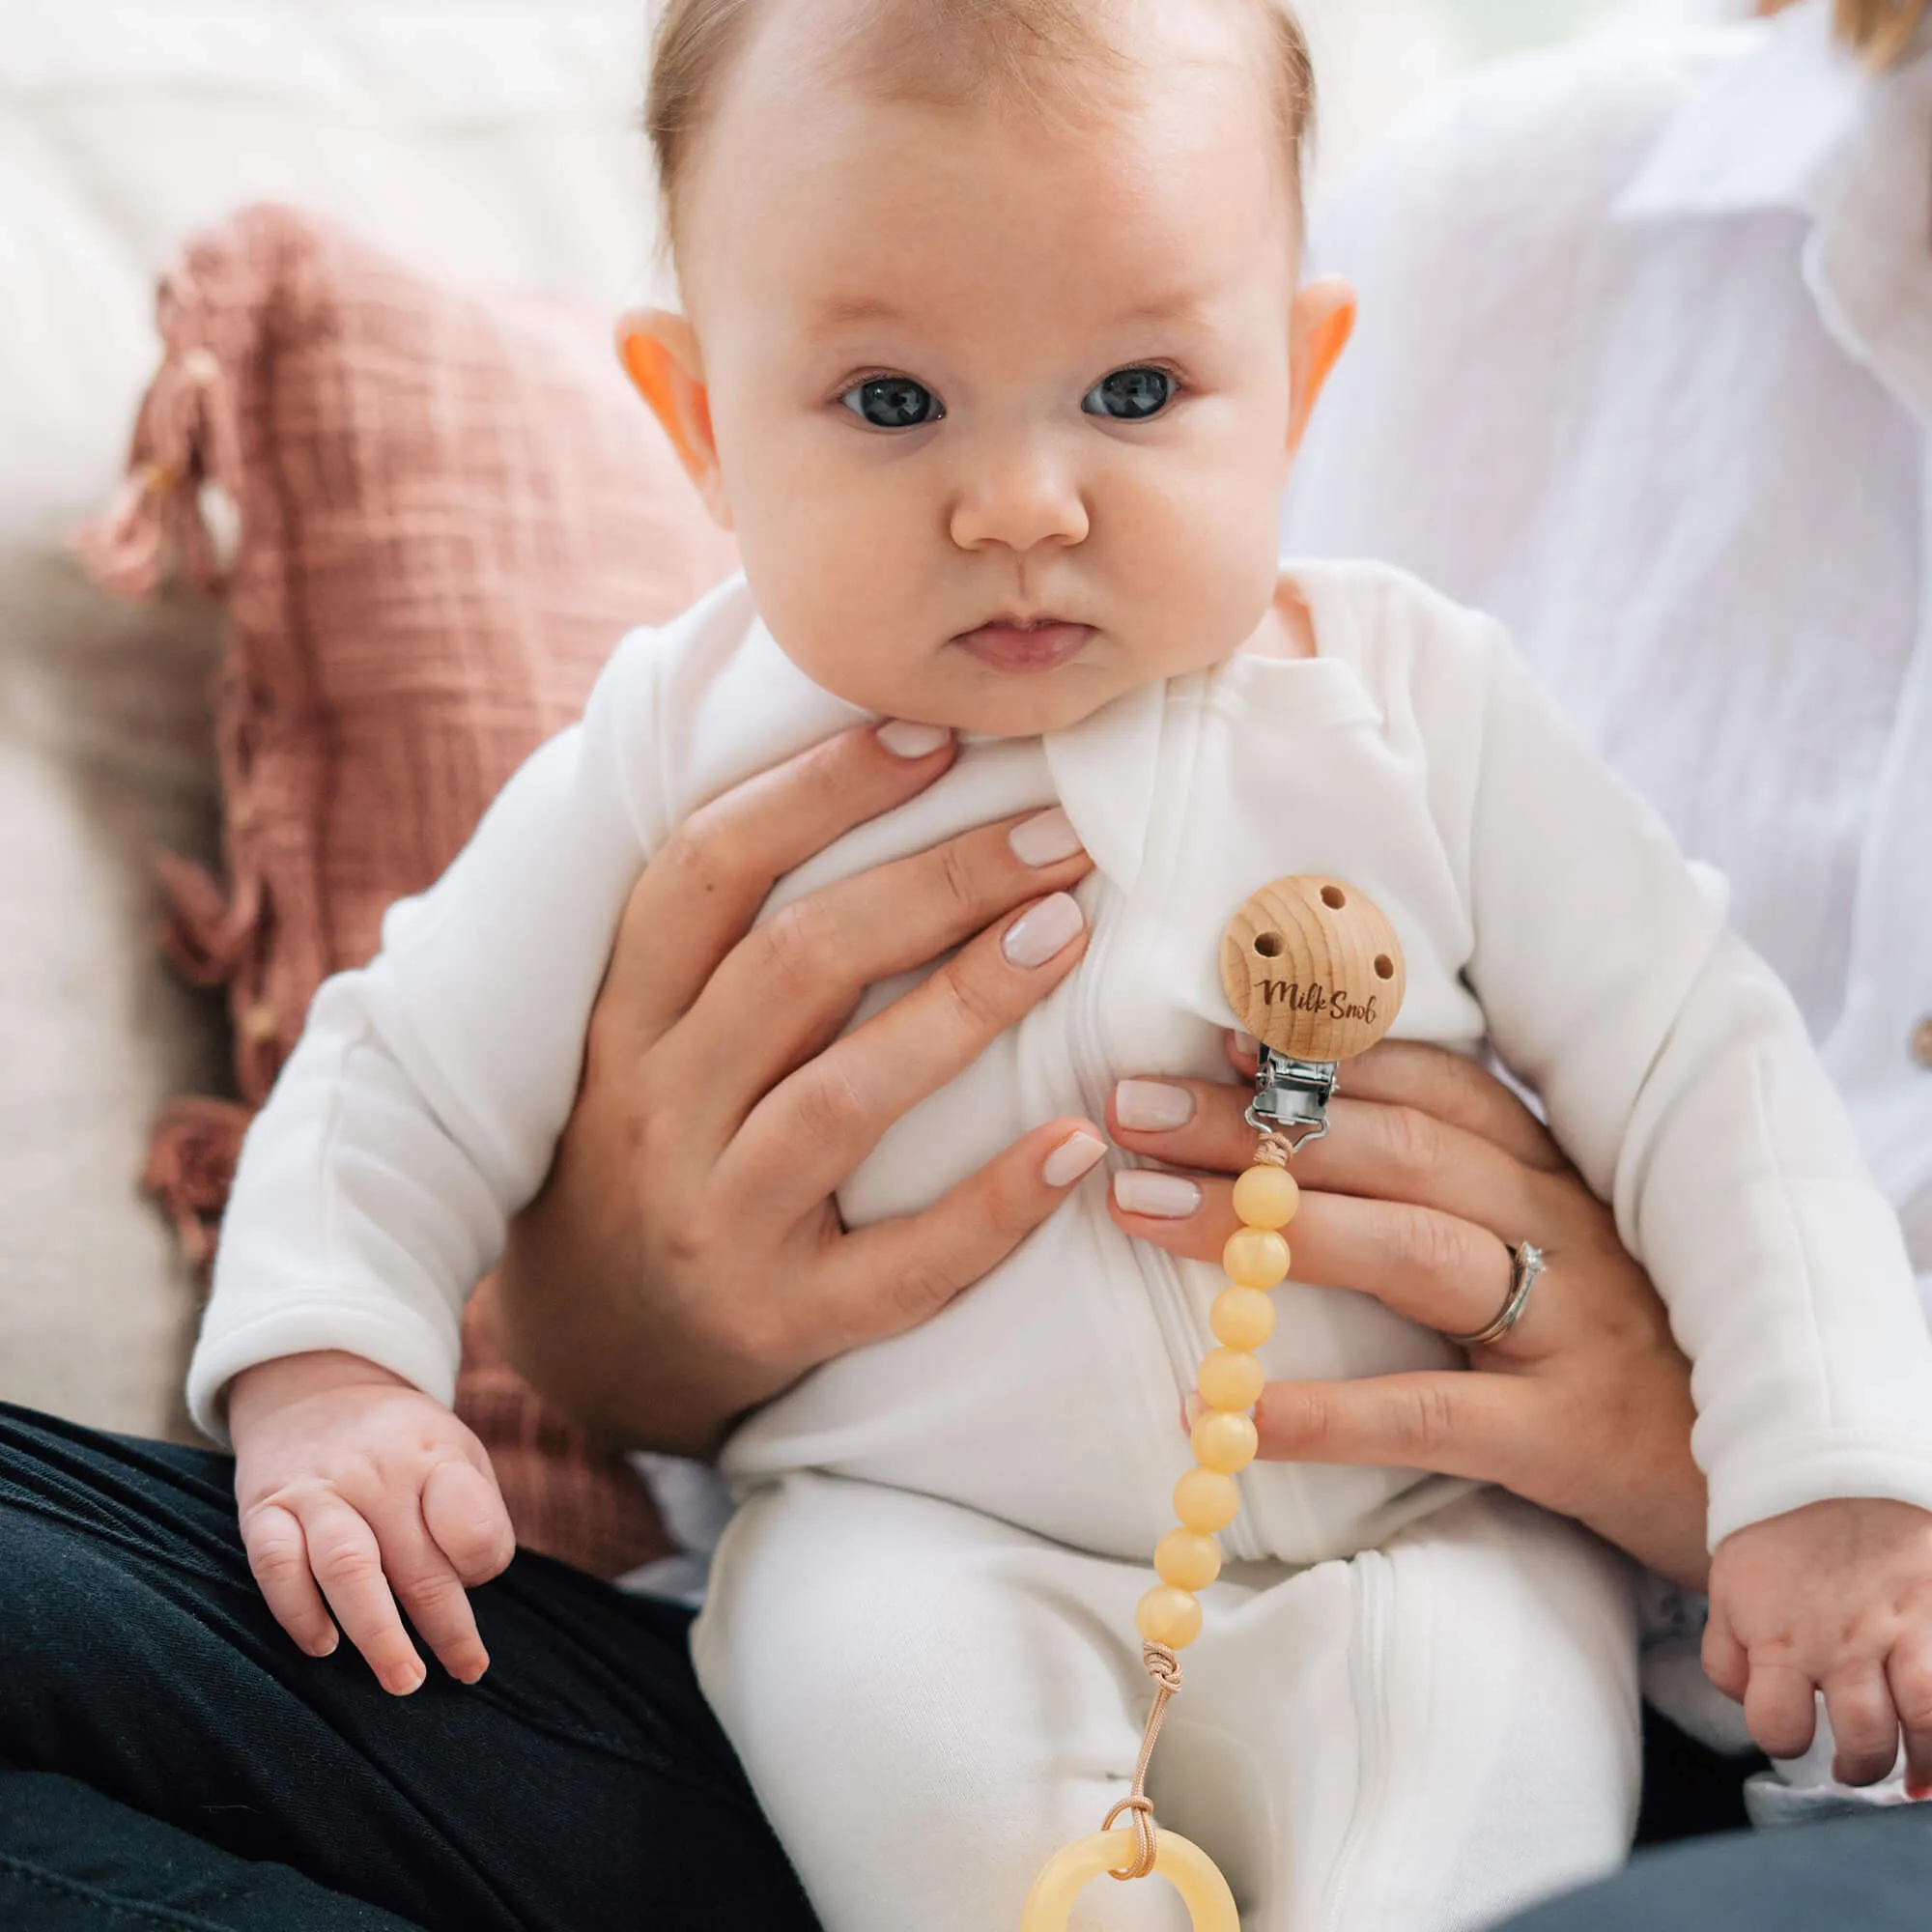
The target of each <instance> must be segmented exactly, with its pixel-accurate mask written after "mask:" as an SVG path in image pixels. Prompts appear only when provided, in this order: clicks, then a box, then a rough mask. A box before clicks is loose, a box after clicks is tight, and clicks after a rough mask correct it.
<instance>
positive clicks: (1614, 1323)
mask: <svg viewBox="0 0 1932 1932" xmlns="http://www.w3.org/2000/svg"><path fill="white" fill-rule="evenodd" d="M1230 1057H1231V1060H1232V1062H1233V1064H1234V1065H1235V1067H1236V1072H1237V1073H1238V1074H1239V1076H1240V1077H1241V1078H1242V1079H1243V1080H1244V1081H1245V1080H1246V1079H1247V1078H1248V1077H1250V1076H1251V1075H1252V1071H1253V1066H1254V1061H1253V1057H1252V1048H1249V1049H1247V1051H1246V1052H1245V1053H1243V1052H1242V1051H1241V1050H1240V1049H1239V1048H1238V1047H1236V1048H1231V1054H1230ZM1343 1079H1344V1087H1343V1097H1340V1098H1338V1099H1337V1100H1336V1101H1335V1103H1334V1106H1333V1108H1332V1111H1331V1119H1332V1122H1333V1131H1332V1132H1331V1133H1330V1135H1329V1136H1328V1138H1327V1139H1325V1140H1321V1141H1317V1142H1315V1143H1314V1144H1313V1145H1311V1146H1309V1147H1308V1148H1306V1149H1305V1150H1304V1151H1303V1152H1302V1153H1301V1154H1299V1155H1298V1156H1297V1157H1296V1160H1295V1163H1294V1171H1295V1175H1296V1178H1297V1179H1299V1180H1300V1181H1301V1184H1302V1188H1303V1195H1302V1206H1301V1211H1300V1213H1299V1214H1298V1215H1297V1216H1296V1218H1295V1223H1294V1251H1295V1272H1296V1273H1297V1275H1299V1276H1302V1277H1303V1278H1305V1279H1309V1280H1314V1281H1321V1282H1326V1283H1330V1284H1332V1285H1334V1286H1336V1287H1341V1288H1350V1289H1353V1290H1356V1291H1358V1292H1359V1293H1365V1294H1373V1295H1375V1296H1376V1298H1377V1299H1378V1300H1379V1301H1382V1302H1383V1303H1385V1304H1386V1305H1387V1306H1388V1307H1390V1308H1392V1309H1394V1310H1396V1311H1397V1312H1398V1313H1400V1314H1403V1315H1406V1316H1408V1317H1410V1318H1411V1319H1412V1320H1414V1321H1420V1322H1422V1323H1423V1324H1424V1325H1425V1326H1427V1327H1431V1328H1437V1329H1441V1330H1443V1331H1444V1332H1445V1333H1451V1334H1457V1333H1461V1334H1467V1333H1471V1332H1473V1331H1474V1330H1476V1329H1478V1328H1481V1327H1482V1326H1483V1325H1484V1324H1485V1323H1487V1322H1488V1321H1490V1320H1491V1319H1492V1317H1493V1316H1494V1315H1495V1314H1496V1312H1497V1310H1498V1309H1499V1308H1500V1307H1501V1306H1502V1303H1503V1300H1504V1297H1505V1295H1506V1293H1507V1292H1508V1289H1509V1282H1510V1258H1509V1254H1508V1248H1507V1246H1506V1245H1505V1244H1506V1243H1507V1244H1509V1245H1518V1244H1520V1243H1521V1242H1524V1241H1532V1242H1534V1243H1535V1244H1536V1245H1537V1246H1538V1247H1539V1248H1541V1249H1542V1250H1543V1251H1544V1254H1545V1255H1546V1257H1547V1258H1548V1271H1547V1272H1546V1273H1545V1275H1544V1276H1543V1278H1542V1280H1541V1281H1540V1282H1539V1283H1538V1284H1537V1287H1536V1289H1535V1292H1534V1293H1533V1294H1532V1296H1531V1298H1530V1303H1529V1307H1528V1309H1527V1310H1526V1312H1525V1313H1524V1315H1523V1318H1522V1320H1521V1321H1520V1322H1519V1323H1518V1324H1517V1326H1516V1327H1515V1328H1514V1329H1512V1330H1511V1331H1510V1333H1509V1334H1508V1335H1507V1336H1505V1337H1504V1338H1503V1340H1502V1341H1501V1342H1499V1343H1498V1344H1497V1345H1496V1346H1495V1347H1494V1348H1492V1349H1483V1350H1476V1351H1475V1353H1474V1355H1473V1356H1472V1358H1471V1361H1470V1366H1471V1368H1473V1369H1475V1370H1477V1371H1479V1373H1477V1374H1475V1375H1463V1374H1460V1373H1456V1372H1453V1371H1452V1372H1448V1373H1435V1374H1428V1373H1424V1374H1412V1375H1396V1376H1381V1377H1372V1378H1368V1379H1365V1380H1362V1381H1350V1382H1276V1383H1273V1384H1271V1385H1270V1386H1269V1387H1268V1388H1267V1389H1266V1390H1265V1392H1264V1395H1263V1397H1262V1401H1261V1404H1260V1406H1259V1408H1258V1410H1257V1412H1256V1421H1257V1423H1258V1425H1259V1426H1260V1429H1261V1435H1262V1454H1263V1455H1264V1456H1265V1457H1271V1458H1273V1459H1276V1460H1278V1461H1284V1462H1287V1461H1299V1462H1308V1463H1357V1464H1375V1465H1391V1466H1399V1467H1406V1468H1419V1469H1431V1470H1435V1471H1438V1472H1439V1473H1441V1474H1444V1475H1451V1476H1468V1477H1473V1478H1475V1479H1477V1480H1479V1481H1483V1482H1492V1483H1499V1484H1501V1485H1502V1486H1503V1487H1504V1488H1505V1489H1509V1490H1513V1491H1515V1492H1516V1493H1517V1494H1519V1495H1520V1496H1523V1497H1525V1498H1527V1499H1528V1500H1529V1501H1531V1502H1534V1503H1540V1504H1542V1505H1543V1506H1544V1507H1545V1508H1547V1509H1551V1510H1554V1511H1556V1512H1557V1513H1558V1514H1559V1515H1563V1516H1569V1517H1574V1518H1576V1519H1577V1520H1578V1521H1580V1522H1583V1523H1585V1524H1586V1525H1588V1526H1589V1527H1590V1528H1592V1529H1594V1530H1595V1531H1596V1532H1597V1533H1598V1534H1599V1535H1600V1536H1603V1537H1605V1539H1606V1540H1607V1541H1609V1542H1611V1543H1614V1544H1616V1545H1618V1546H1619V1547H1620V1548H1624V1549H1626V1550H1628V1551H1629V1552H1630V1553H1631V1554H1632V1555H1633V1556H1634V1557H1636V1558H1637V1559H1638V1560H1639V1561H1640V1562H1643V1563H1646V1564H1648V1565H1649V1566H1650V1567H1651V1568H1653V1569H1655V1570H1659V1571H1661V1572H1662V1574H1663V1575H1665V1576H1667V1577H1672V1578H1674V1579H1675V1580H1676V1581H1678V1582H1682V1583H1687V1584H1691V1585H1695V1586H1697V1587H1700V1588H1701V1587H1702V1585H1703V1583H1704V1581H1705V1579H1706V1578H1707V1577H1708V1575H1709V1572H1710V1558H1709V1556H1708V1554H1707V1553H1706V1549H1705V1514H1706V1496H1705V1488H1704V1479H1703V1476H1702V1475H1701V1473H1700V1472H1699V1471H1698V1469H1697V1466H1696V1464H1695V1463H1693V1462H1692V1461H1691V1459H1690V1425H1691V1423H1692V1421H1693V1420H1694V1419H1695V1410H1694V1409H1693V1407H1692V1406H1691V1402H1690V1368H1689V1365H1688V1364H1687V1363H1686V1361H1685V1359H1684V1357H1683V1355H1682V1353H1681V1352H1680V1351H1679V1350H1678V1349H1677V1346H1676V1344H1675V1343H1674V1342H1673V1341H1672V1340H1671V1336H1670V1328H1669V1322H1668V1321H1667V1319H1666V1317H1665V1314H1664V1311H1663V1305H1662V1302H1661V1301H1660V1300H1659V1299H1658V1297H1657V1293H1656V1291H1655V1290H1654V1289H1653V1288H1652V1287H1651V1285H1650V1282H1649V1279H1648V1278H1647V1277H1646V1276H1645V1274H1644V1272H1643V1270H1642V1269H1641V1268H1639V1267H1638V1266H1637V1264H1635V1263H1634V1261H1632V1259H1631V1258H1630V1256H1629V1255H1628V1254H1626V1253H1625V1252H1624V1248H1623V1245H1622V1243H1621V1242H1620V1241H1619V1240H1618V1238H1617V1234H1616V1229H1615V1226H1614V1224H1613V1223H1612V1220H1611V1216H1610V1212H1609V1209H1608V1208H1605V1206H1604V1205H1603V1203H1602V1202H1600V1201H1598V1200H1597V1199H1596V1198H1595V1196H1593V1195H1592V1194H1591V1193H1590V1191H1589V1190H1588V1189H1587V1188H1586V1187H1585V1186H1584V1185H1583V1183H1582V1182H1581V1180H1579V1179H1577V1175H1576V1173H1575V1171H1574V1170H1573V1169H1572V1168H1571V1167H1570V1165H1569V1163H1568V1162H1567V1161H1565V1160H1564V1158H1563V1157H1562V1155H1561V1154H1560V1153H1559V1152H1558V1151H1557V1150H1556V1148H1555V1146H1554V1144H1553V1143H1552V1142H1551V1141H1550V1139H1549V1137H1548V1134H1547V1133H1545V1131H1544V1129H1543V1127H1542V1126H1541V1125H1540V1124H1539V1123H1538V1122H1537V1121H1536V1120H1535V1118H1534V1117H1533V1116H1532V1115H1531V1114H1530V1112H1529V1110H1528V1109H1527V1108H1526V1107H1524V1106H1523V1105H1522V1103H1521V1102H1520V1100H1519V1099H1518V1098H1517V1097H1516V1095H1515V1094H1512V1093H1511V1092H1510V1091H1509V1090H1508V1089H1507V1088H1506V1087H1505V1086H1503V1084H1502V1083H1501V1082H1500V1081H1499V1080H1497V1079H1495V1078H1494V1077H1493V1076H1492V1074H1490V1073H1488V1072H1486V1071H1485V1070H1484V1069H1483V1068H1482V1067H1480V1066H1477V1065H1473V1064H1472V1063H1471V1062H1469V1061H1466V1060H1463V1059H1462V1058H1460V1057H1459V1056H1457V1055H1455V1054H1450V1053H1445V1052H1442V1051H1440V1050H1438V1049H1436V1048H1435V1047H1428V1046H1418V1045H1414V1044H1410V1043H1408V1042H1406V1041H1387V1042H1384V1043H1383V1044H1382V1045H1381V1046H1378V1047H1377V1048H1376V1049H1375V1050H1374V1051H1373V1052H1371V1053H1367V1054H1364V1055H1363V1056H1362V1058H1361V1059H1359V1060H1356V1061H1351V1062H1350V1063H1349V1065H1348V1066H1347V1067H1346V1068H1345V1069H1344V1074H1343ZM1153 1084H1155V1085H1158V1086H1160V1087H1162V1088H1164V1089H1167V1090H1169V1091H1171V1092H1174V1093H1177V1094H1180V1095H1182V1096H1184V1098H1185V1099H1186V1100H1187V1101H1188V1102H1190V1103H1191V1111H1190V1115H1189V1118H1188V1119H1187V1120H1186V1121H1185V1122H1184V1123H1182V1124H1180V1125H1178V1126H1174V1127H1169V1128H1165V1129H1161V1128H1151V1127H1149V1126H1146V1125H1143V1126H1139V1127H1136V1126H1133V1125H1130V1124H1129V1121H1130V1120H1137V1121H1143V1122H1145V1121H1148V1120H1151V1118H1153V1116H1154V1114H1155V1112H1156V1111H1157V1109H1158V1104H1159V1103H1158V1102H1157V1101H1154V1100H1153V1099H1152V1098H1151V1096H1150V1095H1149V1094H1147V1092H1146V1087H1147V1085H1148V1083H1144V1082H1123V1083H1122V1089H1121V1090H1118V1091H1117V1093H1116V1094H1115V1097H1114V1100H1113V1102H1112V1103H1111V1104H1110V1106H1109V1109H1108V1126H1109V1128H1110V1129H1111V1130H1112V1131H1113V1133H1114V1135H1115V1137H1116V1138H1117V1139H1118V1140H1119V1142H1120V1144H1121V1145H1122V1147H1124V1148H1126V1149H1128V1150H1129V1151H1132V1152H1134V1153H1138V1154H1143V1155H1146V1156H1148V1157H1149V1158H1151V1159H1154V1160H1159V1161H1162V1162H1164V1163H1166V1164H1168V1165H1171V1166H1173V1167H1177V1168H1180V1169H1184V1170H1190V1171H1191V1178H1192V1179H1194V1180H1195V1182H1196V1184H1197V1186H1198V1189H1199V1196H1200V1198H1199V1204H1198V1206H1196V1207H1194V1208H1193V1209H1192V1210H1191V1211H1189V1212H1185V1213H1182V1214H1179V1215H1172V1216H1162V1217H1154V1216H1151V1215H1148V1214H1145V1213H1139V1214H1137V1213H1129V1212H1127V1211H1125V1210H1124V1209H1123V1208H1122V1207H1121V1206H1120V1203H1119V1201H1118V1199H1117V1200H1116V1201H1115V1203H1114V1204H1113V1210H1114V1218H1115V1219H1116V1220H1117V1221H1118V1222H1119V1223H1120V1225H1121V1226H1122V1228H1124V1229H1125V1230H1126V1231H1127V1233H1129V1234H1131V1235H1135V1236H1140V1237H1141V1238H1143V1239H1146V1240H1151V1241H1152V1242H1153V1243H1154V1244H1155V1245H1156V1246H1158V1247H1162V1248H1166V1249H1167V1250H1169V1251H1170V1252H1171V1253H1174V1254H1178V1255H1185V1256H1189V1257H1192V1258H1194V1259H1196V1260H1201V1261H1213V1260H1216V1259H1218V1257H1219V1255H1220V1252H1221V1246H1222V1243H1223V1242H1225V1241H1226V1239H1227V1237H1228V1236H1229V1235H1230V1234H1231V1233H1232V1232H1233V1231H1234V1228H1235V1226H1236V1216H1235V1212H1234V1208H1233V1207H1232V1206H1231V1205H1230V1199H1229V1197H1230V1193H1231V1190H1232V1188H1233V1184H1234V1183H1233V1179H1232V1177H1233V1176H1234V1175H1236V1173H1238V1172H1239V1171H1240V1170H1241V1169H1242V1168H1244V1167H1246V1166H1247V1165H1248V1162H1249V1159H1250V1157H1251V1155H1252V1152H1253V1150H1254V1145H1255V1131H1254V1129H1253V1128H1252V1127H1250V1126H1248V1125H1247V1124H1246V1122H1244V1121H1243V1120H1242V1118H1241V1116H1242V1110H1243V1109H1244V1107H1245V1106H1246V1104H1247V1097H1248V1096H1247V1090H1246V1088H1245V1086H1239V1087H1237V1086H1232V1085H1231V1086H1215V1085H1211V1084H1208V1083H1204V1082H1194V1081H1161V1082H1157V1083H1153ZM1167 1104H1168V1107H1169V1110H1170V1112H1172V1113H1179V1101H1169V1102H1168V1103H1167ZM1123 1112H1124V1114H1125V1116H1126V1117H1127V1118H1122V1114H1123ZM1129 1184H1131V1183H1129ZM1177 1205H1182V1206H1184V1205H1185V1203H1184V1201H1183V1202H1180V1203H1177Z"/></svg>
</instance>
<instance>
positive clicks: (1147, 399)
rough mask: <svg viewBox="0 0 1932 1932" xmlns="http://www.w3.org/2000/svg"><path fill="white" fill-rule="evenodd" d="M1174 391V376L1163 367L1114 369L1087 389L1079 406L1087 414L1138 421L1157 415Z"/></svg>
mask: <svg viewBox="0 0 1932 1932" xmlns="http://www.w3.org/2000/svg"><path fill="white" fill-rule="evenodd" d="M1173 394H1174V378H1173V377H1172V376H1170V375H1169V374H1168V373H1167V371H1166V370H1165V369H1116V370H1115V371H1114V373H1113V374H1112V375H1111V376H1103V377H1101V379H1100V380H1099V381H1098V382H1097V383H1095V384H1094V386H1093V387H1092V388H1091V389H1089V390H1088V391H1087V394H1086V396H1085V397H1084V398H1083V399H1082V401H1081V404H1080V407H1081V408H1082V409H1083V410H1085V411H1086V412H1087V413H1088V414H1089V415H1090V416H1112V417H1113V418H1114V420H1115V421H1116V422H1139V421H1141V420H1142V419H1143V418H1144V417H1147V416H1152V415H1158V414H1159V413H1160V412H1161V411H1162V410H1164V409H1165V408H1166V407H1167V404H1168V399H1169V398H1170V397H1171V396H1172V395H1173Z"/></svg>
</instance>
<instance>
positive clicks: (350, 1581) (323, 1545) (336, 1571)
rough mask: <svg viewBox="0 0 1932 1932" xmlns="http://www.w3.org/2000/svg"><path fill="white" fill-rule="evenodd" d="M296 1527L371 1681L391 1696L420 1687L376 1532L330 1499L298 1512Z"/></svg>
mask: <svg viewBox="0 0 1932 1932" xmlns="http://www.w3.org/2000/svg"><path fill="white" fill-rule="evenodd" d="M301 1527H302V1535H303V1537H304V1538H305V1539H306V1540H307V1543H308V1557H309V1567H310V1568H311V1569H312V1570H313V1571H314V1573H315V1580H316V1581H317V1582H318V1583H320V1584H321V1585H322V1594H323V1595H324V1596H325V1597H327V1599H328V1607H329V1608H330V1609H331V1610H333V1611H334V1612H335V1620H336V1622H337V1623H339V1624H340V1625H341V1626H342V1631H343V1634H344V1635H345V1636H347V1637H348V1639H349V1641H350V1642H351V1643H353V1644H354V1645H355V1648H356V1649H357V1650H359V1651H360V1652H361V1653H362V1655H363V1657H364V1658H365V1659H367V1660H368V1664H369V1668H370V1669H371V1670H373V1671H374V1672H375V1673H376V1681H377V1682H378V1683H379V1684H381V1685H382V1687H383V1689H384V1690H387V1691H388V1692H390V1693H391V1695H393V1696H397V1697H407V1696H408V1695H409V1694H410V1692H411V1691H412V1690H418V1689H420V1688H421V1685H422V1681H423V1679H424V1678H425V1677H426V1676H427V1675H428V1673H427V1672H426V1671H425V1670H424V1669H423V1665H422V1659H421V1658H419V1657H418V1656H417V1655H416V1652H415V1646H414V1645H413V1644H412V1643H411V1641H410V1639H409V1634H408V1633H407V1632H406V1631H405V1630H404V1629H403V1620H402V1618H401V1616H400V1615H399V1614H398V1613H397V1610H396V1600H395V1599H394V1598H393V1597H392V1596H391V1595H390V1594H389V1585H388V1582H387V1580H386V1579H385V1578H384V1575H383V1551H382V1548H381V1547H380V1546H379V1545H378V1544H377V1541H376V1532H375V1531H374V1530H373V1529H371V1528H370V1527H369V1525H368V1524H367V1523H366V1522H364V1521H363V1520H362V1519H361V1518H360V1517H359V1516H357V1515H356V1513H355V1511H354V1510H353V1509H351V1508H350V1507H349V1505H348V1504H347V1503H345V1502H342V1501H341V1500H339V1499H337V1498H333V1497H331V1498H330V1499H329V1500H327V1501H318V1502H316V1503H314V1504H312V1505H311V1506H310V1507H309V1508H307V1509H306V1510H304V1511H303V1513H302V1518H301Z"/></svg>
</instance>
